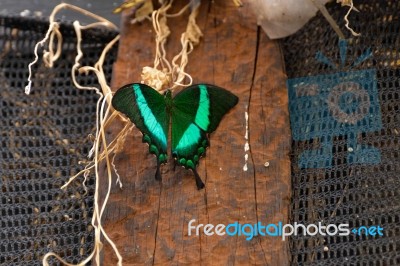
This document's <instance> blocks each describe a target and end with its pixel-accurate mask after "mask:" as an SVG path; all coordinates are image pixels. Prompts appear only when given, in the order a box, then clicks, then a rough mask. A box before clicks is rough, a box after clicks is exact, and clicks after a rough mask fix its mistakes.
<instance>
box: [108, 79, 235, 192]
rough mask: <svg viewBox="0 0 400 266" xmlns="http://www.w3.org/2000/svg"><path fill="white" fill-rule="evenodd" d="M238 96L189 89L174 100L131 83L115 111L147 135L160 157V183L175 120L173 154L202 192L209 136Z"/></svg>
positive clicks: (114, 103) (202, 86)
mask: <svg viewBox="0 0 400 266" xmlns="http://www.w3.org/2000/svg"><path fill="white" fill-rule="evenodd" d="M237 103H238V97H237V96H235V95H234V94H232V93H231V92H229V91H227V90H225V89H222V88H219V87H217V86H214V85H207V84H197V85H192V86H189V87H187V88H185V89H183V90H181V91H180V92H178V93H177V94H176V95H175V96H174V97H172V92H171V91H170V90H167V91H166V92H165V93H164V94H160V93H159V92H157V91H156V90H155V89H153V88H151V87H150V86H147V85H145V84H141V83H133V84H128V85H125V86H123V87H121V88H120V89H118V90H117V91H116V93H115V94H114V96H113V98H112V106H113V107H114V109H115V110H117V111H119V112H121V113H123V114H125V115H126V116H127V117H128V118H129V120H130V121H131V122H132V123H134V124H135V125H136V127H137V128H138V129H139V130H140V131H141V132H142V134H143V139H142V140H143V142H144V143H147V144H148V145H149V152H150V153H151V154H154V155H155V156H156V158H157V170H156V174H155V178H156V180H160V181H161V171H160V165H161V164H164V163H166V162H167V159H168V157H167V146H168V133H169V125H170V121H171V135H172V136H171V153H172V156H173V157H174V158H175V162H176V163H177V164H179V165H181V166H183V167H185V168H186V169H190V170H192V172H193V174H194V176H195V180H196V185H197V188H198V189H202V188H203V187H204V183H203V181H202V180H201V178H200V176H199V174H198V173H197V170H196V168H197V165H198V163H199V160H200V158H201V157H202V156H205V152H206V148H207V147H208V146H209V145H210V142H209V134H210V133H212V132H213V131H215V130H216V128H217V127H218V125H219V123H220V121H221V119H222V117H223V116H224V115H225V114H226V113H227V112H228V111H229V110H230V109H231V108H233V107H234V106H235V105H236V104H237Z"/></svg>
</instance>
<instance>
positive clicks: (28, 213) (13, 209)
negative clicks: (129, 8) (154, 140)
mask: <svg viewBox="0 0 400 266" xmlns="http://www.w3.org/2000/svg"><path fill="white" fill-rule="evenodd" d="M47 27H48V22H42V21H36V20H28V19H22V18H18V19H16V18H0V51H1V53H0V96H1V97H0V111H1V117H0V142H1V152H0V173H1V179H0V188H1V192H0V215H1V216H0V264H1V265H41V259H42V257H43V255H44V254H45V253H47V252H48V251H54V252H56V253H58V254H59V255H61V256H62V257H63V258H65V259H66V260H67V261H69V262H72V263H77V262H78V261H80V260H81V259H82V258H84V257H85V256H87V255H88V254H89V253H90V252H91V250H92V247H93V243H94V235H93V230H92V229H93V228H92V227H91V225H90V223H91V216H92V212H93V189H94V181H93V177H89V180H88V182H87V186H88V191H87V192H85V190H84V188H83V186H82V184H81V183H82V181H83V179H82V178H80V179H77V180H76V182H75V183H73V184H72V185H71V186H69V187H68V188H67V189H66V190H65V191H62V190H60V187H61V186H62V185H63V184H64V183H65V182H66V181H67V180H68V178H69V177H70V176H71V175H73V174H75V173H77V172H78V171H80V170H82V169H83V166H82V165H79V163H78V162H79V161H84V160H86V159H87V157H86V156H87V154H88V150H89V149H90V143H89V142H90V141H88V134H90V133H94V130H95V129H94V125H95V113H96V101H97V99H98V96H97V95H96V94H95V93H94V92H93V91H81V90H77V89H75V88H74V87H73V85H72V80H71V78H70V75H71V67H72V64H73V62H74V57H75V55H76V52H75V49H76V46H75V41H76V40H75V33H74V31H73V28H72V27H71V26H66V25H63V26H62V27H61V31H62V33H63V37H64V43H63V52H62V58H61V59H59V60H58V61H57V62H56V63H55V67H54V68H53V69H48V68H45V67H44V65H43V64H42V63H41V62H39V63H38V64H37V66H36V67H34V83H33V90H32V93H31V95H29V96H28V95H25V93H24V86H25V85H26V79H27V77H28V70H27V66H28V64H29V63H30V61H32V60H33V58H34V56H33V49H34V45H35V43H36V42H37V41H39V40H41V39H42V38H43V37H44V34H45V33H46V31H47ZM115 34H116V33H113V32H99V31H86V32H85V33H84V34H83V44H82V45H83V51H84V55H85V56H84V59H83V60H82V63H83V64H88V63H90V64H93V63H95V61H96V60H97V58H98V56H99V54H100V52H101V51H102V49H103V47H104V44H105V43H107V42H108V41H110V40H111V38H112V37H114V36H115ZM115 56H116V50H115V49H114V50H113V51H112V52H111V54H110V55H109V56H108V57H107V60H106V62H105V64H104V70H105V72H106V76H107V77H108V78H110V77H111V69H112V62H113V59H114V58H115ZM79 82H80V83H81V84H83V85H93V86H96V80H95V78H94V76H93V75H88V76H83V77H80V78H79ZM57 264H58V263H56V262H55V261H53V262H52V263H51V265H57Z"/></svg>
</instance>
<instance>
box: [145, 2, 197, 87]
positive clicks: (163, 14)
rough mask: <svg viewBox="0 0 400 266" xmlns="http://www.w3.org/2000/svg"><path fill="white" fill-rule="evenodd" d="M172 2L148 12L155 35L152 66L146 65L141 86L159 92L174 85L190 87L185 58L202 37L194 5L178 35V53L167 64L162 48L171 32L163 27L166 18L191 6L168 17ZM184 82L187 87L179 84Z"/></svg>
mask: <svg viewBox="0 0 400 266" xmlns="http://www.w3.org/2000/svg"><path fill="white" fill-rule="evenodd" d="M172 3H173V1H169V2H164V3H163V4H162V6H161V7H160V8H159V9H158V10H155V11H153V13H152V21H153V28H154V31H155V33H156V38H155V40H156V51H155V59H154V66H153V67H149V66H146V67H144V68H143V70H142V83H145V84H147V85H149V86H151V87H153V88H154V89H156V90H158V91H160V92H162V91H164V90H165V89H167V88H168V89H170V90H173V89H175V88H176V87H178V86H189V85H191V84H192V77H191V76H190V75H189V74H188V73H187V72H185V68H186V66H187V64H188V62H189V59H188V55H189V54H190V53H191V52H192V51H193V47H194V46H195V45H197V44H198V43H199V42H200V38H201V37H202V36H203V34H202V32H201V30H200V28H199V27H198V25H197V24H196V17H197V14H198V11H199V7H200V5H199V4H198V5H197V6H194V7H193V6H192V11H191V13H190V15H189V18H188V24H187V26H186V30H185V32H184V33H182V35H181V39H180V42H181V46H182V49H181V51H180V52H179V53H178V54H177V55H176V56H175V57H174V58H173V59H172V61H171V63H170V62H169V61H168V59H167V53H166V49H165V45H166V42H167V39H168V37H169V35H170V34H171V31H170V29H169V27H168V24H167V18H174V17H177V16H181V15H182V14H183V13H184V12H185V11H186V10H188V8H189V7H191V5H190V3H189V4H187V5H186V6H185V7H183V8H182V9H181V10H180V11H179V12H178V13H176V14H168V13H167V12H168V10H169V9H170V8H171V6H172ZM185 79H188V80H189V82H188V83H187V84H184V83H183V82H184V80H185ZM167 86H168V87H167Z"/></svg>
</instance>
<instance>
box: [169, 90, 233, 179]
mask: <svg viewBox="0 0 400 266" xmlns="http://www.w3.org/2000/svg"><path fill="white" fill-rule="evenodd" d="M237 102H238V98H237V97H236V96H235V95H234V94H232V93H231V92H229V91H227V90H225V89H222V88H219V87H217V86H213V85H205V84H199V85H193V86H190V87H188V88H186V89H184V90H182V91H181V92H179V93H178V94H177V95H176V96H175V97H174V99H173V107H172V111H171V116H172V118H171V121H172V147H171V149H172V154H173V155H174V156H175V157H176V159H177V162H178V163H179V164H181V165H183V166H184V167H186V168H190V169H192V170H195V169H196V166H197V164H198V161H199V159H200V157H201V156H202V155H203V154H204V153H205V150H206V148H207V147H208V146H209V142H208V138H207V134H208V133H211V132H213V131H215V129H216V128H217V127H218V125H219V123H220V121H221V119H222V117H223V116H224V115H225V114H226V113H227V112H228V111H229V110H230V109H231V108H232V107H233V106H235V105H236V104H237ZM195 174H196V173H195Z"/></svg>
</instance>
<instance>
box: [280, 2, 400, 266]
mask: <svg viewBox="0 0 400 266" xmlns="http://www.w3.org/2000/svg"><path fill="white" fill-rule="evenodd" d="M335 2H336V1H335ZM354 5H355V7H356V8H357V9H358V10H359V11H360V12H356V11H353V12H352V13H351V14H350V16H349V20H350V21H351V23H350V26H351V27H352V28H353V29H354V30H355V31H356V32H360V33H361V34H362V35H361V36H359V37H352V36H350V33H349V32H348V31H347V30H346V29H345V27H344V20H343V18H344V16H345V14H346V12H347V11H348V8H340V7H339V6H338V4H336V3H331V4H329V5H328V6H327V7H328V10H329V12H330V13H331V14H332V16H333V17H334V19H335V20H336V21H337V22H339V25H340V28H341V29H343V31H344V32H345V34H346V35H347V37H349V39H348V40H347V41H339V40H338V36H337V35H336V33H335V32H334V31H333V30H332V28H331V27H330V26H329V24H328V23H327V22H326V20H325V18H324V17H323V16H322V15H321V14H320V13H318V15H317V17H315V18H313V19H312V20H311V21H310V22H309V23H308V24H307V25H306V26H305V27H304V28H303V29H302V30H300V31H299V32H297V33H296V34H295V35H293V36H291V37H289V38H286V39H285V40H283V42H282V45H283V53H284V58H285V64H286V71H287V75H288V89H289V109H290V119H291V129H292V137H293V142H292V148H293V149H292V185H293V194H292V213H291V221H292V223H294V222H298V223H303V224H305V225H309V224H318V222H321V223H322V224H324V225H328V224H336V225H339V224H349V229H350V230H351V231H350V232H349V234H347V235H342V236H340V235H337V234H336V235H332V236H330V235H326V236H323V235H320V234H318V235H315V236H309V235H307V236H304V234H303V231H300V234H299V235H297V236H293V237H291V240H290V246H291V256H292V264H293V265H400V256H399V254H400V179H399V178H400V176H399V172H400V160H399V150H400V135H399V134H400V79H399V74H400V70H399V67H400V52H399V49H398V48H399V45H400V34H399V33H400V21H399V14H400V1H395V0H385V1H372V0H368V1H364V0H363V1H354ZM362 226H365V227H362ZM374 226H375V232H374V229H372V231H368V235H367V233H366V231H367V230H370V228H372V227H374ZM378 226H379V227H381V228H383V231H382V230H380V231H379V232H381V233H382V234H383V235H380V234H379V232H378V230H379V227H378ZM353 229H355V230H353ZM331 232H332V233H333V232H334V230H333V229H332V230H331ZM373 234H375V235H373Z"/></svg>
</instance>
